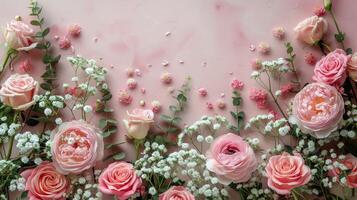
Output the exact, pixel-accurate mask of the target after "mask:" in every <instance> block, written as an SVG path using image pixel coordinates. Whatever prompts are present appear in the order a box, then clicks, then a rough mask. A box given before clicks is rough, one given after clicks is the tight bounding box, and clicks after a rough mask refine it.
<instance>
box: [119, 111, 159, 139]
mask: <svg viewBox="0 0 357 200" xmlns="http://www.w3.org/2000/svg"><path fill="white" fill-rule="evenodd" d="M128 116H129V119H128V120H123V122H124V125H125V128H126V130H127V136H128V137H129V138H133V139H144V138H145V137H146V135H147V134H148V131H149V129H150V126H151V124H152V123H153V122H154V120H153V119H154V113H153V112H152V110H142V109H135V110H133V112H132V113H129V112H128Z"/></svg>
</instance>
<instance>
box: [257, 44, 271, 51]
mask: <svg viewBox="0 0 357 200" xmlns="http://www.w3.org/2000/svg"><path fill="white" fill-rule="evenodd" d="M258 52H259V53H261V54H268V53H269V52H270V46H269V44H267V43H265V42H261V43H259V45H258Z"/></svg>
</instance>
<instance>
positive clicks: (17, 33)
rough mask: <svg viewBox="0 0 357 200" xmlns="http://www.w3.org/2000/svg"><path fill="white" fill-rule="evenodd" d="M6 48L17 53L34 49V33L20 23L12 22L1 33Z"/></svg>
mask: <svg viewBox="0 0 357 200" xmlns="http://www.w3.org/2000/svg"><path fill="white" fill-rule="evenodd" d="M3 36H4V38H5V43H6V46H8V47H9V48H12V49H16V50H18V51H21V50H24V51H28V50H31V49H33V48H35V47H36V45H37V43H35V31H34V30H33V29H32V28H30V27H29V26H28V25H27V24H25V23H24V22H22V21H15V20H12V21H11V22H10V23H9V24H7V26H6V28H5V29H4V31H3Z"/></svg>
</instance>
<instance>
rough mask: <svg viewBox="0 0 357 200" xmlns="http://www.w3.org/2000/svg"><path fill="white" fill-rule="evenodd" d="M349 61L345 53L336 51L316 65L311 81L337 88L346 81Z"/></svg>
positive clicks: (339, 50) (340, 50)
mask: <svg viewBox="0 0 357 200" xmlns="http://www.w3.org/2000/svg"><path fill="white" fill-rule="evenodd" d="M349 59H350V56H347V55H346V53H345V51H343V50H342V49H336V50H335V51H333V52H331V53H329V54H327V56H325V57H323V58H321V60H319V61H318V62H317V63H316V65H315V69H314V76H313V77H312V79H313V80H314V81H316V82H323V83H326V84H329V85H332V86H334V87H336V88H339V87H340V86H341V85H342V84H343V83H344V82H345V80H346V77H347V75H346V68H347V62H348V60H349Z"/></svg>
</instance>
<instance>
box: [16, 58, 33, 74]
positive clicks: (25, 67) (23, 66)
mask: <svg viewBox="0 0 357 200" xmlns="http://www.w3.org/2000/svg"><path fill="white" fill-rule="evenodd" d="M31 69H32V65H31V61H30V59H26V60H24V61H22V62H21V63H20V65H19V70H20V72H22V73H28V72H30V71H31Z"/></svg>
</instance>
